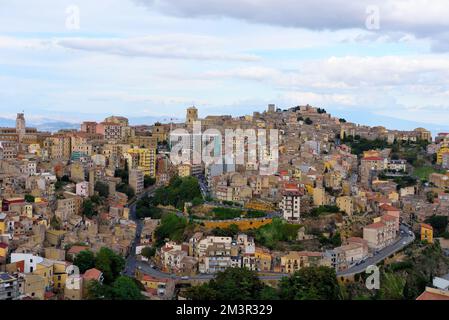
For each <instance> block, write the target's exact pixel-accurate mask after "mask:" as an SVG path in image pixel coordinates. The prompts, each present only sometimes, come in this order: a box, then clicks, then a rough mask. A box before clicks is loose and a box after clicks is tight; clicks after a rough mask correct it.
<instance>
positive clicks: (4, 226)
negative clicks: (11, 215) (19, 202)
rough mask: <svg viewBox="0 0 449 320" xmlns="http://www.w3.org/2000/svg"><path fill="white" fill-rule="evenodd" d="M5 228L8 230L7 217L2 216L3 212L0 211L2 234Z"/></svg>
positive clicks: (0, 230) (0, 231)
mask: <svg viewBox="0 0 449 320" xmlns="http://www.w3.org/2000/svg"><path fill="white" fill-rule="evenodd" d="M5 230H6V222H5V218H4V217H2V214H1V213H0V234H3V233H5Z"/></svg>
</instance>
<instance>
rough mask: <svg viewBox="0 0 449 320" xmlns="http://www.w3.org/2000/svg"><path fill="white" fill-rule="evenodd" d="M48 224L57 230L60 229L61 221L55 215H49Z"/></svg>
mask: <svg viewBox="0 0 449 320" xmlns="http://www.w3.org/2000/svg"><path fill="white" fill-rule="evenodd" d="M50 226H51V227H52V228H53V229H56V230H59V229H61V222H60V221H59V219H58V218H57V217H56V216H53V217H51V220H50Z"/></svg>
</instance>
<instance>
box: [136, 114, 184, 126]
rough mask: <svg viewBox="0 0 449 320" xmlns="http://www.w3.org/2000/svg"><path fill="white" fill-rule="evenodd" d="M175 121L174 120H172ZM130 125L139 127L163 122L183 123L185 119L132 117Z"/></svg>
mask: <svg viewBox="0 0 449 320" xmlns="http://www.w3.org/2000/svg"><path fill="white" fill-rule="evenodd" d="M171 119H173V120H171ZM128 120H129V124H130V125H132V126H138V125H153V124H155V123H156V122H162V123H169V122H182V121H184V120H183V119H181V118H179V117H173V116H171V117H170V116H157V117H152V116H148V117H130V118H128Z"/></svg>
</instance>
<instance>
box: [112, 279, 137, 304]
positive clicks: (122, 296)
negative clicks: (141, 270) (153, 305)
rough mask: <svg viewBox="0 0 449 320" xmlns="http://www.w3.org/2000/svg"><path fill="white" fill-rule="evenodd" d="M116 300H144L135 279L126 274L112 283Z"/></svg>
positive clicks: (113, 295)
mask: <svg viewBox="0 0 449 320" xmlns="http://www.w3.org/2000/svg"><path fill="white" fill-rule="evenodd" d="M111 291H112V298H113V299H114V300H142V299H143V296H142V294H141V292H140V289H139V287H138V286H137V284H136V283H135V282H134V280H133V279H131V278H130V277H126V276H120V277H118V278H117V279H116V280H115V281H114V283H113V284H112V290H111Z"/></svg>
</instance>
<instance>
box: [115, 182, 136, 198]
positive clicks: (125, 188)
mask: <svg viewBox="0 0 449 320" xmlns="http://www.w3.org/2000/svg"><path fill="white" fill-rule="evenodd" d="M117 191H118V192H121V193H124V194H126V195H127V196H128V198H132V197H134V195H135V194H136V193H135V192H134V189H133V188H131V186H130V185H128V184H126V183H120V184H119V185H118V186H117Z"/></svg>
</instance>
